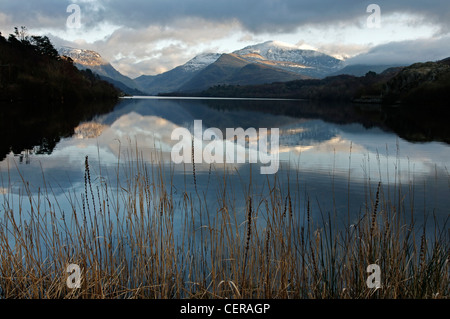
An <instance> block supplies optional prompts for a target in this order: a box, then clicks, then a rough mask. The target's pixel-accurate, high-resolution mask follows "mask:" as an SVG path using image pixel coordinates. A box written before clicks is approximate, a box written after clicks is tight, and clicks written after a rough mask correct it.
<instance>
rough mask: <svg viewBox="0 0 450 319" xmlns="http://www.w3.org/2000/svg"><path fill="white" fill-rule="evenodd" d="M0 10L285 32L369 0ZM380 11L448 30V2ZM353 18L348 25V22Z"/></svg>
mask: <svg viewBox="0 0 450 319" xmlns="http://www.w3.org/2000/svg"><path fill="white" fill-rule="evenodd" d="M1 2H2V4H1V9H0V10H1V12H3V13H4V14H7V15H10V16H11V17H12V18H13V23H16V24H17V25H22V24H26V25H27V26H28V27H29V28H38V27H40V28H49V27H60V28H64V27H65V22H66V19H67V17H68V15H69V14H68V13H67V12H66V9H67V6H68V5H69V4H71V3H76V4H78V5H80V7H81V9H82V19H83V24H85V26H86V27H92V26H94V25H96V24H99V23H102V22H103V23H105V22H106V23H109V24H112V25H120V26H126V27H129V28H133V29H139V28H146V27H148V26H150V25H159V26H161V27H170V26H171V25H172V24H174V23H176V22H177V21H179V20H180V19H185V18H200V19H203V20H209V21H215V22H219V23H224V22H227V23H228V22H230V21H235V22H236V21H237V22H239V23H240V24H241V25H242V26H243V28H245V29H246V30H249V31H251V32H252V33H255V34H258V33H262V32H289V31H293V30H295V29H297V28H298V27H301V26H305V25H311V24H336V23H338V22H343V21H353V22H354V23H357V22H356V21H360V20H361V19H363V18H364V17H366V16H367V13H366V8H367V6H368V5H369V4H370V3H372V2H373V1H336V0H322V1H317V0H284V1H280V0H259V1H242V0H214V1H211V0H151V1H142V0H127V1H123V0H109V1H106V0H104V1H92V0H83V1H82V0H78V1H75V0H74V1H69V0H40V1H35V0H25V1H5V0H2V1H1ZM376 3H377V4H378V5H379V6H380V7H381V10H382V14H392V13H409V14H416V15H420V16H423V17H425V18H426V20H427V21H429V22H430V23H433V24H436V25H439V26H440V27H441V30H443V31H445V32H448V31H449V30H450V2H449V1H438V0H429V1H423V0H396V1H391V0H377V1H376ZM353 22H352V23H353Z"/></svg>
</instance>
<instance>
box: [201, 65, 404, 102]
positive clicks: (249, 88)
mask: <svg viewBox="0 0 450 319" xmlns="http://www.w3.org/2000/svg"><path fill="white" fill-rule="evenodd" d="M399 71H400V69H398V68H393V69H388V70H386V71H385V72H383V73H380V74H377V73H375V72H368V73H367V74H366V75H365V76H362V77H356V76H352V75H338V76H330V77H327V78H324V79H311V80H295V81H289V82H276V83H271V84H263V85H246V86H239V85H216V86H213V87H211V88H209V89H207V90H205V91H203V92H201V93H200V94H199V95H201V96H210V97H212V96H216V97H231V96H232V97H258V98H295V99H308V100H320V101H342V102H344V101H352V100H354V99H356V98H364V97H367V96H371V97H374V96H375V97H379V96H381V94H382V90H383V85H384V84H385V83H386V81H388V80H389V79H391V78H392V77H393V76H395V74H396V73H397V72H399Z"/></svg>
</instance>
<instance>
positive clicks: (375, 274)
mask: <svg viewBox="0 0 450 319" xmlns="http://www.w3.org/2000/svg"><path fill="white" fill-rule="evenodd" d="M366 271H367V273H369V274H370V275H369V277H367V280H366V284H367V288H370V289H372V288H381V268H380V266H378V265H377V264H371V265H369V266H367V270H366Z"/></svg>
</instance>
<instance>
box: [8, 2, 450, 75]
mask: <svg viewBox="0 0 450 319" xmlns="http://www.w3.org/2000/svg"><path fill="white" fill-rule="evenodd" d="M73 5H75V6H73ZM369 5H376V6H375V9H372V7H369ZM368 7H369V9H370V10H368ZM15 26H19V27H20V26H26V27H27V30H28V33H29V34H33V35H47V36H49V38H50V39H51V40H52V42H53V43H54V44H55V46H62V45H65V46H70V47H75V48H80V49H90V50H94V51H97V52H99V53H100V54H101V55H102V57H103V58H104V59H105V60H107V61H109V62H110V63H111V64H112V65H113V66H114V67H115V68H116V69H117V70H119V71H120V72H121V73H123V74H125V75H128V76H130V77H132V78H135V77H137V76H140V75H143V74H146V75H153V74H158V73H162V72H165V71H168V70H170V69H172V68H174V67H176V66H178V65H181V64H183V63H185V62H187V61H188V60H190V59H192V58H193V57H194V56H195V55H197V54H200V53H204V52H219V53H230V52H233V51H235V50H238V49H242V48H243V47H245V46H248V45H253V44H257V43H261V42H265V41H269V40H276V41H282V42H286V43H288V44H291V45H295V46H298V47H299V48H303V49H315V50H319V51H321V52H324V53H327V54H330V55H333V56H335V57H338V58H344V59H346V63H348V64H397V63H413V62H419V61H430V60H432V61H434V60H438V59H442V58H445V57H449V56H450V1H448V0H443V1H436V0H428V1H423V0H370V1H358V0H285V1H284V0H257V1H246V0H225V1H224V0H146V1H144V0H126V1H125V0H101V1H94V0H39V1H37V0H21V1H18V0H0V31H1V32H2V34H3V35H5V36H6V35H8V34H10V33H13V31H14V27H15Z"/></svg>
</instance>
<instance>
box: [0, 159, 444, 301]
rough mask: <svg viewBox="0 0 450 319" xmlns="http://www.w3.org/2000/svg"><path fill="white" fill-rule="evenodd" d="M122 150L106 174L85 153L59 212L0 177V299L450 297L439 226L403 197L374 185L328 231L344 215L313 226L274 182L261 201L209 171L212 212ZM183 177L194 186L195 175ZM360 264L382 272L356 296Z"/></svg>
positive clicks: (153, 165) (50, 197) (203, 198)
mask: <svg viewBox="0 0 450 319" xmlns="http://www.w3.org/2000/svg"><path fill="white" fill-rule="evenodd" d="M127 154H128V158H122V159H120V158H119V160H118V163H117V167H116V172H115V174H116V176H108V174H106V173H105V172H102V171H101V169H100V168H96V167H92V166H91V164H90V161H89V159H88V158H87V157H86V161H85V166H84V172H85V174H84V181H82V182H83V183H84V192H83V193H81V194H79V193H75V192H73V193H71V192H69V193H65V194H64V195H65V199H66V201H67V203H66V207H67V205H68V206H69V207H70V211H67V210H64V209H62V206H63V205H62V203H61V202H60V199H57V196H56V194H55V188H56V187H57V185H51V184H50V183H48V182H46V181H45V176H44V175H43V177H42V178H43V180H44V185H45V187H42V188H40V189H38V190H33V189H31V187H32V186H30V184H29V183H28V182H27V181H26V180H25V178H23V180H22V183H21V185H20V186H19V194H20V196H19V199H18V200H17V199H16V200H15V201H14V200H13V196H12V195H11V193H12V189H11V188H12V185H11V182H10V181H9V180H8V178H7V177H6V176H8V172H2V173H3V174H2V176H3V179H2V181H1V182H2V189H3V191H2V193H3V194H2V195H0V196H2V206H1V207H0V209H1V211H0V254H1V261H0V289H1V297H2V298H448V296H449V260H448V258H449V233H448V225H447V224H439V223H436V224H435V228H434V229H435V231H434V233H429V232H425V226H424V225H419V224H416V223H415V221H414V218H411V216H413V215H414V213H415V212H413V211H410V210H409V209H408V210H406V208H405V198H406V197H407V195H410V194H401V190H400V188H399V189H398V198H397V199H396V200H395V201H394V200H392V199H391V198H390V197H389V196H387V195H385V193H384V190H385V188H386V187H388V186H389V187H391V189H392V188H395V187H397V186H398V185H396V184H393V185H383V184H382V183H379V184H378V185H377V186H376V187H375V188H374V189H373V188H372V189H371V191H370V192H368V198H367V202H366V203H364V205H362V207H364V208H363V209H361V211H360V212H359V216H358V219H357V221H356V222H354V221H353V220H352V221H350V219H349V220H348V223H347V224H344V225H338V224H339V223H340V222H341V220H342V218H339V219H338V218H337V216H334V215H333V214H332V213H328V212H323V213H322V215H321V218H319V219H318V220H314V218H313V216H312V214H311V205H312V204H313V203H312V202H311V201H310V200H309V199H308V200H306V203H307V204H306V205H299V204H298V202H299V201H298V200H299V198H300V197H302V196H305V195H304V193H303V191H302V190H301V189H300V187H298V188H297V189H291V188H289V187H286V186H283V185H282V184H281V183H280V182H279V180H278V177H277V175H274V176H271V177H269V178H267V180H266V185H264V186H265V187H266V189H267V190H268V191H267V192H266V193H264V194H263V193H258V192H257V191H255V190H254V189H255V187H254V185H253V182H252V179H251V177H250V178H249V179H248V180H245V181H243V182H242V184H241V185H235V184H233V185H230V184H229V183H230V180H229V179H228V175H227V173H226V172H225V174H224V170H222V169H219V168H217V169H214V168H212V169H211V170H210V172H209V175H208V181H209V183H210V185H215V186H217V188H212V187H211V191H212V192H215V196H216V200H215V205H214V207H211V203H210V201H208V200H207V194H206V193H205V192H202V191H196V189H197V188H196V187H195V188H188V187H187V186H186V185H185V188H184V189H180V188H179V187H176V186H175V185H174V183H173V173H174V171H173V168H171V167H165V164H163V163H162V161H160V159H159V157H158V156H159V155H158V154H155V157H154V158H153V159H152V160H151V161H150V163H149V162H148V161H145V160H144V159H143V157H142V155H141V153H139V151H138V150H129V151H128V152H127ZM10 169H11V170H12V169H17V168H15V167H11V168H10ZM186 171H187V174H186V178H187V179H189V180H193V181H194V183H197V182H198V180H197V179H196V171H195V168H193V167H192V166H189V165H186ZM292 178H298V176H295V175H293V177H292ZM367 183H368V185H367V187H368V188H371V186H370V185H369V181H368V182H367ZM297 185H298V183H297ZM194 186H196V185H194ZM16 187H17V185H16ZM349 196H350V195H349ZM332 200H333V198H332V195H331V194H330V201H332ZM432 222H434V221H433V220H432V219H431V218H430V219H429V220H428V223H432ZM72 263H73V264H77V265H79V266H80V267H81V270H82V282H81V288H80V289H70V288H68V287H67V284H66V282H67V278H68V273H67V272H66V268H67V266H68V265H69V264H72ZM370 264H377V265H379V266H380V268H381V287H380V288H368V286H367V283H366V280H367V278H368V276H369V274H368V273H367V267H368V265H370Z"/></svg>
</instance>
